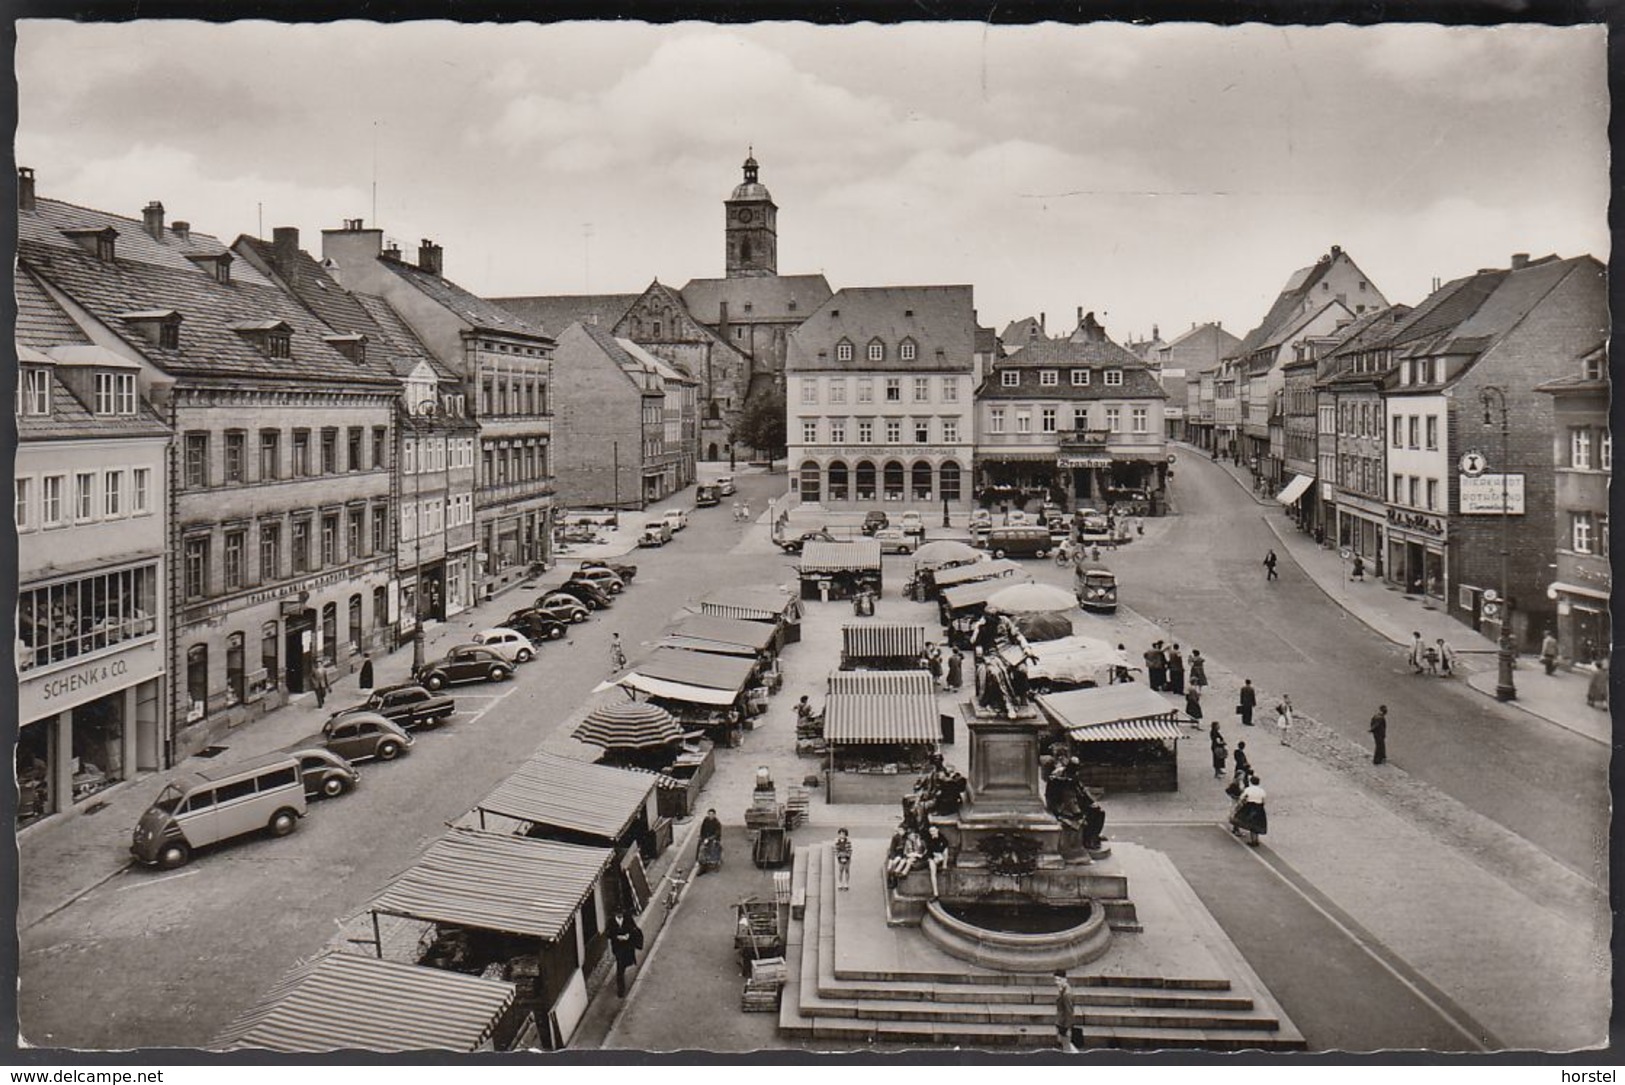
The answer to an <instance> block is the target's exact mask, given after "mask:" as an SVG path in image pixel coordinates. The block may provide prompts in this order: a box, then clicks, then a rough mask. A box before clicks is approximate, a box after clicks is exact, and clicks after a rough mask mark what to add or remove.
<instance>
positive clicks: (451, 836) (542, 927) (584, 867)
mask: <svg viewBox="0 0 1625 1085" xmlns="http://www.w3.org/2000/svg"><path fill="white" fill-rule="evenodd" d="M614 856H615V852H614V849H612V848H584V847H579V846H577V845H575V844H560V843H557V842H555V841H552V840H532V839H530V838H528V837H523V836H507V835H504V834H499V833H487V832H480V831H478V830H474V829H452V830H451V831H450V832H448V833H447V834H446V835H445V836H442V837H441V838H440V839H439V840H436V841H435V842H434V844H433V845H431V846H430V848H429V850H428V851H426V852H424V853H423V858H421V859H419V860H418V862H417V865H416V866H414V867H412V868H411V869H410V870H408V871H407V872H406V873H404V874H402V875H401V876H400V877H399V878H397V879H395V881H394V882H393V883H391V884H390V886H389V887H388V888H387V889H385V890H384V891H383V892H382V893H381V894H379V895H378V897H377V899H375V900H374V901H373V902H372V905H371V910H372V911H373V912H378V913H383V914H385V915H401V916H408V917H410V918H413V919H422V920H427V921H429V922H433V923H449V924H455V925H457V926H460V927H475V928H478V929H480V930H488V931H501V932H503V933H507V934H519V935H526V936H529V937H534V938H540V939H542V940H543V941H548V942H552V941H556V940H557V939H558V938H559V937H560V936H561V935H562V934H563V933H564V932H565V931H566V930H568V929H569V926H570V920H571V918H573V917H574V916H575V914H576V910H577V909H579V908H580V907H581V902H582V901H584V900H586V899H587V894H588V893H590V892H591V891H592V887H593V885H594V884H596V883H597V881H598V878H599V876H600V875H601V874H603V872H604V869H605V868H606V867H607V866H609V864H610V861H611V860H612V859H613V858H614Z"/></svg>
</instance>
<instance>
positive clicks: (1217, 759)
mask: <svg viewBox="0 0 1625 1085" xmlns="http://www.w3.org/2000/svg"><path fill="white" fill-rule="evenodd" d="M1207 741H1208V745H1209V746H1210V747H1211V748H1212V750H1213V778H1214V779H1215V780H1220V779H1223V778H1224V766H1225V763H1226V762H1227V761H1229V759H1230V758H1229V750H1227V749H1226V748H1225V742H1224V736H1223V735H1221V734H1220V733H1219V721H1218V720H1214V721H1213V726H1212V727H1211V728H1210V729H1209V730H1208V733H1207Z"/></svg>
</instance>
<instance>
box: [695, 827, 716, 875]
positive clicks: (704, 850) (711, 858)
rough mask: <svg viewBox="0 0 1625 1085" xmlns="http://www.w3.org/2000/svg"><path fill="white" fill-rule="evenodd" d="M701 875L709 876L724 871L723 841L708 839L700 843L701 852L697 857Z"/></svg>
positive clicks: (714, 838) (713, 838)
mask: <svg viewBox="0 0 1625 1085" xmlns="http://www.w3.org/2000/svg"><path fill="white" fill-rule="evenodd" d="M696 860H697V862H698V864H699V868H700V873H701V874H709V873H711V872H712V871H714V870H721V869H722V841H721V840H720V839H718V838H717V837H714V836H712V837H707V838H706V839H704V840H701V841H700V848H699V852H698V854H697V855H696Z"/></svg>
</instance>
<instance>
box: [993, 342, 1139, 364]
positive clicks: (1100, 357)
mask: <svg viewBox="0 0 1625 1085" xmlns="http://www.w3.org/2000/svg"><path fill="white" fill-rule="evenodd" d="M999 365H1000V366H1001V367H1003V366H1012V365H1023V366H1072V367H1074V368H1076V367H1077V366H1123V367H1124V368H1128V367H1131V366H1132V367H1137V368H1144V367H1145V362H1144V361H1143V360H1142V359H1140V358H1136V357H1135V356H1134V355H1133V354H1131V353H1129V352H1128V351H1127V350H1126V349H1124V348H1123V347H1120V346H1118V345H1117V344H1116V343H1114V342H1112V341H1111V340H1110V339H1092V340H1087V341H1080V342H1073V341H1072V340H1070V339H1040V340H1038V341H1037V342H1035V343H1033V344H1032V345H1031V346H1029V347H1027V348H1026V349H1025V350H1022V351H1021V352H1020V353H1018V354H1014V355H1011V356H1010V357H1009V358H1005V359H1002V360H1001V361H1000V362H999Z"/></svg>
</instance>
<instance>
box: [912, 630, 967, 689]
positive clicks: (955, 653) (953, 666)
mask: <svg viewBox="0 0 1625 1085" xmlns="http://www.w3.org/2000/svg"><path fill="white" fill-rule="evenodd" d="M920 663H921V664H922V665H923V666H924V667H925V669H926V670H927V671H929V672H931V681H932V683H933V684H934V685H936V686H937V687H939V688H941V689H945V690H948V691H949V692H952V693H958V692H959V689H960V687H961V686H963V685H964V683H965V657H964V655H963V654H962V653H961V652H960V651H959V649H958V648H950V649H949V650H948V652H947V654H946V655H944V654H943V651H942V648H941V647H940V646H938V645H936V644H932V643H930V642H929V641H928V642H927V643H926V645H925V651H923V652H922V653H920Z"/></svg>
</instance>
